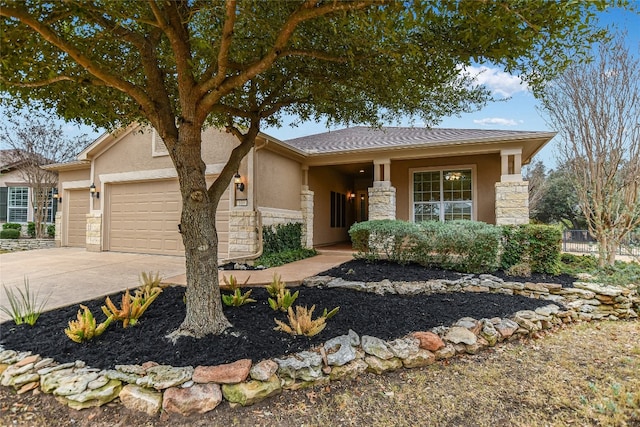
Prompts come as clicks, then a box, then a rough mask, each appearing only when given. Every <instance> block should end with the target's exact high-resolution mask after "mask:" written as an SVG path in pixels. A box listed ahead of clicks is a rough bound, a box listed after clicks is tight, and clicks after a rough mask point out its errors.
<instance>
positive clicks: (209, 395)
mask: <svg viewBox="0 0 640 427" xmlns="http://www.w3.org/2000/svg"><path fill="white" fill-rule="evenodd" d="M220 402H222V392H221V391H220V386H219V385H218V384H212V383H210V384H195V385H194V386H193V387H189V388H179V387H171V388H168V389H167V390H165V392H164V395H163V398H162V409H163V410H165V411H167V412H169V413H174V414H180V415H183V416H185V417H187V416H189V415H193V414H204V413H205V412H209V411H211V410H213V409H215V407H216V406H218V405H219V404H220Z"/></svg>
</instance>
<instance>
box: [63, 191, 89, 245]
mask: <svg viewBox="0 0 640 427" xmlns="http://www.w3.org/2000/svg"><path fill="white" fill-rule="evenodd" d="M68 198H69V205H68V206H69V208H68V217H67V246H73V247H82V248H84V247H86V245H87V214H88V213H89V192H88V191H87V190H86V189H83V190H73V191H69V192H68Z"/></svg>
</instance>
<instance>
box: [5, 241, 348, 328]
mask: <svg viewBox="0 0 640 427" xmlns="http://www.w3.org/2000/svg"><path fill="white" fill-rule="evenodd" d="M351 258H352V256H351V254H350V253H349V252H327V253H324V254H321V255H318V256H316V257H313V258H308V259H306V260H302V261H297V262H294V263H291V264H287V265H284V266H282V267H276V268H271V269H267V270H262V271H224V272H223V271H221V272H220V280H221V281H222V276H223V275H225V276H227V277H228V276H229V275H230V274H233V275H234V276H235V277H237V278H238V281H239V282H240V283H243V282H244V281H245V280H246V279H247V278H248V277H250V278H249V283H248V284H249V285H254V286H259V285H264V284H266V283H269V282H270V281H271V279H272V277H273V274H274V273H276V274H279V275H280V276H281V278H282V280H284V281H285V282H286V283H287V284H290V285H295V284H298V283H300V282H301V281H302V280H303V279H304V278H306V277H309V276H313V275H315V274H317V273H319V272H321V271H324V270H327V269H329V268H331V267H333V266H335V265H338V264H342V263H343V262H346V261H348V260H349V259H351ZM184 263H185V259H184V257H180V256H165V255H144V254H131V253H119V252H87V251H86V250H85V249H82V248H52V249H38V250H33V251H20V252H9V253H4V254H0V284H2V285H5V286H7V287H8V288H9V287H11V288H19V289H24V278H25V277H26V278H28V280H29V287H30V289H31V291H32V292H36V293H38V294H39V296H40V297H41V298H42V297H44V296H46V295H49V294H50V297H49V300H48V302H47V304H46V306H45V310H51V309H54V308H59V307H64V306H67V305H70V304H78V303H80V302H82V301H86V300H90V299H94V298H98V297H101V296H104V295H108V294H112V293H115V292H120V291H123V290H125V289H127V288H135V287H137V286H138V284H139V281H138V278H139V275H140V273H141V272H143V271H146V272H153V273H154V274H155V272H159V273H160V276H161V277H162V278H163V282H164V283H168V284H174V285H186V277H185V275H184V271H185V265H184ZM0 305H3V306H7V305H8V301H7V297H6V294H5V291H4V288H0ZM7 319H8V316H7V315H6V314H4V313H1V312H0V322H3V321H5V320H7Z"/></svg>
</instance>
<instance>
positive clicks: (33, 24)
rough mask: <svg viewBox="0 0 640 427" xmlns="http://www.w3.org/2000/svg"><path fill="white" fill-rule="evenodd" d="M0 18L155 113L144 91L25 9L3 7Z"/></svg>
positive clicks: (0, 9) (0, 10)
mask: <svg viewBox="0 0 640 427" xmlns="http://www.w3.org/2000/svg"><path fill="white" fill-rule="evenodd" d="M0 16H4V17H7V18H15V19H18V20H19V21H20V22H22V23H23V24H24V25H26V26H28V27H29V28H31V29H33V30H34V31H35V32H36V33H38V34H39V35H40V36H41V37H42V38H43V39H44V40H45V41H46V42H48V43H51V44H52V45H53V46H55V47H57V48H58V49H60V50H61V51H63V52H65V53H66V54H68V55H69V56H70V57H71V58H73V60H74V61H75V62H77V63H78V65H80V66H81V67H82V68H84V69H85V70H86V71H87V72H88V73H89V74H91V75H93V76H95V77H96V78H98V79H99V80H101V81H103V82H104V84H105V85H106V86H109V87H113V88H114V89H117V90H119V91H121V92H124V93H126V94H129V95H130V96H131V97H133V98H134V99H135V100H136V101H137V102H138V103H139V104H140V105H141V106H143V108H145V107H146V108H149V109H150V111H153V108H152V107H153V103H152V102H151V100H150V99H149V98H148V96H147V95H146V93H145V92H144V91H143V90H141V89H140V88H138V87H136V86H135V85H134V84H132V83H130V82H128V81H126V80H123V79H121V78H119V77H118V76H117V75H116V74H114V73H111V72H108V71H106V70H104V69H103V68H102V67H100V66H99V65H98V64H97V63H96V62H95V61H93V60H92V59H91V58H89V57H88V56H87V55H85V54H83V53H82V52H81V51H80V50H79V49H77V48H76V47H75V46H73V45H72V44H70V43H68V42H67V41H66V40H64V39H62V38H61V37H59V36H58V34H56V33H55V32H54V31H53V30H52V29H51V28H50V27H49V26H47V25H45V24H43V23H41V22H39V21H38V20H37V19H36V18H34V17H33V16H31V15H30V14H29V13H28V12H27V11H26V10H24V9H23V8H21V7H11V8H9V7H2V8H0Z"/></svg>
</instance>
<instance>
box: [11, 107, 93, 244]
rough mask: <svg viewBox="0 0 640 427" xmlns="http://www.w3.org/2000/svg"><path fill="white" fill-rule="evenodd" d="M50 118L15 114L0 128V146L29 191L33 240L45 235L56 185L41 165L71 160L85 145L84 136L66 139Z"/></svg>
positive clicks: (54, 174)
mask: <svg viewBox="0 0 640 427" xmlns="http://www.w3.org/2000/svg"><path fill="white" fill-rule="evenodd" d="M53 117H55V115H54V116H53ZM53 117H52V116H51V115H46V114H38V113H35V112H31V113H30V114H29V116H28V117H26V116H23V115H21V114H19V113H18V114H14V115H12V116H10V117H7V119H6V122H4V123H2V124H1V125H0V146H4V147H7V148H8V150H7V151H5V156H6V158H7V159H9V161H10V162H11V163H14V164H16V165H19V166H18V169H17V170H18V173H19V174H20V176H21V177H22V179H23V180H24V181H25V182H26V183H27V184H28V185H29V187H30V188H31V203H32V206H33V208H34V215H33V222H34V223H35V231H36V237H37V238H42V237H45V236H46V234H47V230H46V227H45V224H46V223H47V222H48V213H49V209H51V208H52V206H51V203H52V200H51V194H52V193H51V191H52V190H53V189H54V188H56V187H57V183H58V174H57V173H55V172H51V171H48V170H45V169H42V168H41V166H43V165H48V164H52V163H62V162H66V161H69V160H72V159H73V157H74V156H75V154H76V153H77V152H78V150H79V148H81V147H83V145H85V144H86V143H87V139H86V137H77V138H68V137H67V136H66V135H65V132H64V130H63V128H62V125H61V124H60V123H56V121H55V120H54V119H53Z"/></svg>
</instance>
